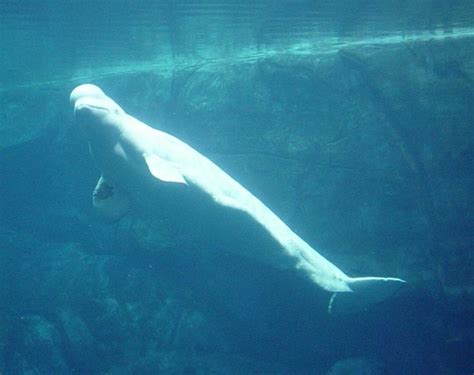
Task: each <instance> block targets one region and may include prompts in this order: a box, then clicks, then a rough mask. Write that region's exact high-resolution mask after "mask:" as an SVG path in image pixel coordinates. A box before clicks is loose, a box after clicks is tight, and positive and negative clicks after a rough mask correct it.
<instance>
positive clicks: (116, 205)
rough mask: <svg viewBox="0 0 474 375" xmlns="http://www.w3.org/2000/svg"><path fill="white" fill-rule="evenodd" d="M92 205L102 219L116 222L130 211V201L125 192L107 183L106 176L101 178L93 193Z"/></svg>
mask: <svg viewBox="0 0 474 375" xmlns="http://www.w3.org/2000/svg"><path fill="white" fill-rule="evenodd" d="M92 205H93V206H94V210H95V211H96V212H97V214H98V215H99V216H100V217H101V218H102V219H104V220H106V221H111V222H114V221H117V220H119V219H121V218H122V217H123V216H124V215H125V214H126V213H127V212H128V211H129V209H130V199H129V198H128V195H127V194H126V193H125V192H123V191H121V190H120V189H117V188H116V187H115V186H113V185H112V184H110V183H109V182H107V181H106V179H105V178H104V176H100V178H99V181H98V182H97V185H96V187H95V189H94V192H93V193H92Z"/></svg>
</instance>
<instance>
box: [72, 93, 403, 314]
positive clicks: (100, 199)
mask: <svg viewBox="0 0 474 375" xmlns="http://www.w3.org/2000/svg"><path fill="white" fill-rule="evenodd" d="M70 101H71V104H72V105H73V107H74V115H75V118H76V121H77V122H78V123H79V125H80V126H81V127H82V128H83V130H84V132H85V134H86V137H87V138H88V141H89V145H90V150H91V152H92V154H93V156H94V158H95V161H96V163H97V165H98V167H99V168H100V170H101V172H102V175H101V177H100V179H99V182H98V183H97V186H96V188H95V190H94V193H93V205H94V208H95V209H96V210H97V211H98V213H99V214H100V215H101V216H103V217H105V218H106V219H108V220H111V221H115V220H118V219H120V218H121V217H122V216H123V215H125V214H126V213H127V212H128V211H129V209H130V207H131V206H132V205H133V203H134V202H136V201H139V200H141V199H147V195H148V194H149V192H151V191H153V190H154V189H158V188H159V186H160V185H164V184H165V185H166V184H167V185H171V186H176V187H179V186H180V187H181V188H182V189H183V188H184V189H197V190H199V191H200V192H202V193H203V196H205V197H207V198H208V199H209V200H210V201H211V202H214V204H215V205H218V206H222V207H227V208H229V209H234V210H238V211H240V212H243V213H244V214H246V215H247V216H248V218H249V219H252V220H254V221H255V222H257V223H258V224H259V225H260V226H261V227H262V228H263V229H264V230H265V231H266V232H267V233H268V234H269V235H270V236H271V237H272V238H273V239H274V240H276V242H277V243H278V245H279V246H276V247H277V248H276V249H274V251H273V252H272V253H270V254H266V255H267V256H270V257H275V258H278V262H280V263H281V260H282V259H284V260H285V261H286V263H287V267H288V268H292V269H294V270H296V271H297V272H299V273H301V274H303V275H305V276H307V277H308V278H309V279H310V280H311V281H312V282H314V283H315V284H317V285H319V286H320V287H322V288H323V289H325V290H327V291H330V292H334V293H335V294H334V295H333V297H332V299H331V303H330V310H331V309H333V308H335V306H336V303H338V304H339V301H338V300H339V299H341V297H342V296H348V297H349V296H351V297H350V298H349V299H348V300H349V301H352V300H355V299H357V300H358V301H364V304H365V302H373V301H379V300H382V299H384V298H385V297H387V296H388V295H390V294H392V293H393V292H394V291H395V290H397V289H398V288H399V287H400V286H402V285H403V284H404V283H405V282H404V281H403V280H401V279H398V278H386V277H349V276H348V275H346V274H345V273H344V272H342V271H341V270H340V269H339V268H338V267H336V266H335V265H334V264H332V263H331V262H330V261H328V260H327V259H326V258H324V257H323V256H322V255H320V254H319V253H318V252H317V251H316V250H314V249H313V248H312V247H311V246H310V245H309V244H307V243H306V242H305V241H304V240H303V239H301V238H300V237H299V236H298V235H297V234H296V233H294V232H293V231H292V230H291V229H290V228H289V227H288V226H287V225H286V224H285V223H284V222H283V221H282V220H281V219H280V218H279V217H278V216H276V215H275V214H274V213H273V212H272V211H271V210H270V209H269V208H268V207H267V206H265V205H264V204H263V203H262V202H261V201H260V200H259V199H258V198H256V197H255V196H254V195H253V194H252V193H250V192H249V191H248V190H247V189H245V188H244V187H243V186H242V185H241V184H240V183H239V182H237V181H236V180H234V179H233V178H232V177H231V176H229V175H228V174H227V173H226V172H224V171H223V170H222V169H221V168H219V167H218V166H217V165H216V164H214V163H213V162H212V161H211V160H209V159H208V158H206V157H205V156H203V155H201V154H200V153H199V152H197V151H196V150H194V149H193V148H192V147H190V146H189V145H187V144H186V143H184V142H182V141H181V140H179V139H178V138H176V137H174V136H173V135H170V134H168V133H165V132H163V131H160V130H157V129H154V128H152V127H150V126H148V125H146V124H145V123H143V122H141V121H139V120H137V119H136V118H134V117H132V116H130V115H128V114H127V113H126V112H125V111H124V110H123V109H122V108H121V107H120V106H119V105H118V104H117V103H116V102H115V101H113V100H112V99H111V98H109V97H108V96H107V95H106V94H105V93H104V92H103V91H102V90H101V89H100V88H99V87H97V86H95V85H92V84H84V85H80V86H78V87H76V88H75V89H74V90H73V91H72V92H71V95H70ZM178 190H179V188H178ZM336 297H337V298H336ZM341 306H344V308H345V307H346V306H345V305H344V303H341ZM348 308H350V307H348Z"/></svg>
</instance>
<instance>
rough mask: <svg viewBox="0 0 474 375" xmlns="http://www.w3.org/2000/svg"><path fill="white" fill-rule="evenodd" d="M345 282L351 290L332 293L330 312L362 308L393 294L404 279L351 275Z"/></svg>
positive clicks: (402, 283) (353, 310)
mask: <svg viewBox="0 0 474 375" xmlns="http://www.w3.org/2000/svg"><path fill="white" fill-rule="evenodd" d="M347 284H348V285H349V287H350V288H351V290H352V292H343V293H334V294H333V296H332V297H331V300H330V302H329V307H328V311H329V313H330V314H338V313H351V312H357V311H360V310H363V309H365V308H367V307H368V306H369V305H371V304H374V303H377V302H380V301H382V300H384V299H386V298H388V297H390V296H391V295H393V294H394V293H395V292H396V291H397V290H398V289H400V288H401V287H402V286H403V285H404V284H405V281H404V280H402V279H397V278H393V277H353V278H349V280H348V281H347Z"/></svg>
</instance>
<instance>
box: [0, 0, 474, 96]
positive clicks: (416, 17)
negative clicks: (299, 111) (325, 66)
mask: <svg viewBox="0 0 474 375" xmlns="http://www.w3.org/2000/svg"><path fill="white" fill-rule="evenodd" d="M472 36H474V2H472V1H450V2H440V1H436V0H432V1H429V0H418V1H410V2H403V1H401V2H400V1H386V0H384V1H382V0H378V1H362V0H359V1H355V0H334V1H327V0H325V1H315V0H312V1H309V0H305V1H302V0H292V1H289V0H288V1H274V0H266V1H262V0H260V1H249V0H242V1H226V2H222V1H205V2H204V1H172V0H169V1H156V0H141V1H131V0H129V1H124V0H115V1H105V0H103V1H99V0H97V1H90V0H83V1H67V2H65V1H47V0H44V1H35V0H29V1H13V0H3V1H1V2H0V52H1V54H2V56H4V58H2V59H1V61H0V83H1V84H2V89H3V90H5V89H6V88H7V87H17V86H21V85H32V84H33V85H34V84H41V83H42V82H43V83H45V82H52V81H55V80H65V79H70V78H71V77H76V78H77V77H81V76H85V75H86V76H87V75H97V74H99V75H109V74H121V73H127V72H136V71H144V70H154V69H172V68H174V67H178V68H179V67H183V66H184V67H186V66H195V65H199V64H202V65H206V66H208V67H212V64H217V63H223V62H224V63H241V62H245V61H252V60H255V59H259V58H265V57H268V56H272V55H275V54H306V55H308V54H315V55H324V54H331V53H334V52H337V51H338V50H340V49H341V48H352V47H358V46H359V47H360V46H363V47H366V46H380V45H386V44H396V43H401V42H414V41H424V40H430V39H440V38H446V37H449V38H459V37H463V38H471V37H472Z"/></svg>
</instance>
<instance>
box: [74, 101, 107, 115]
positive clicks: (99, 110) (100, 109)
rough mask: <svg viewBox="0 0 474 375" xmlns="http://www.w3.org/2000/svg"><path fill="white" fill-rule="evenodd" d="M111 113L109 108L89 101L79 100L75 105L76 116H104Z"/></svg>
mask: <svg viewBox="0 0 474 375" xmlns="http://www.w3.org/2000/svg"><path fill="white" fill-rule="evenodd" d="M109 112H110V110H109V108H107V107H104V106H101V105H97V104H93V103H90V102H89V101H88V100H78V101H76V103H75V104H74V115H91V116H103V115H106V114H108V113H109Z"/></svg>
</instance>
